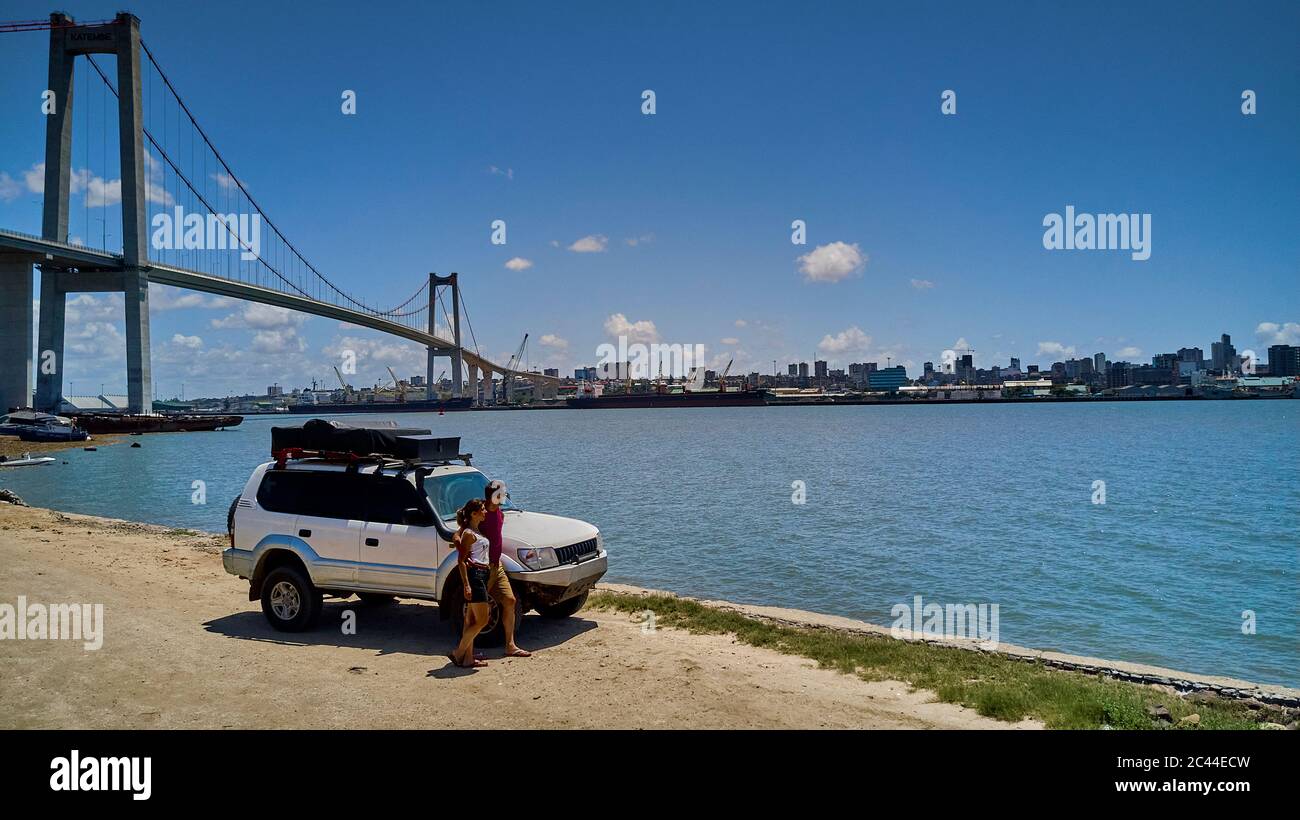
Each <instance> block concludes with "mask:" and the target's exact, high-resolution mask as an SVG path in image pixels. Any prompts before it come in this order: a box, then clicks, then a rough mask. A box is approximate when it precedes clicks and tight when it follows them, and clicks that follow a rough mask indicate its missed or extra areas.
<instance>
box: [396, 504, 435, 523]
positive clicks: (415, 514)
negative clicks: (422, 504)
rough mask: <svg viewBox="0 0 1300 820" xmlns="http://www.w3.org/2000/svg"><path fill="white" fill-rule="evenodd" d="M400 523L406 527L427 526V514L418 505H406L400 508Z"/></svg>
mask: <svg viewBox="0 0 1300 820" xmlns="http://www.w3.org/2000/svg"><path fill="white" fill-rule="evenodd" d="M402 523H403V524H405V525H407V526H408V527H427V526H429V515H428V513H426V512H425V511H424V510H422V509H420V508H419V507H407V508H406V509H405V510H402Z"/></svg>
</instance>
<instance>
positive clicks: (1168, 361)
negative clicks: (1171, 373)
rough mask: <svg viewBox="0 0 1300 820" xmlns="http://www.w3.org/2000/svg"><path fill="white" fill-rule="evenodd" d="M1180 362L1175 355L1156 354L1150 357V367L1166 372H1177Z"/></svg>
mask: <svg viewBox="0 0 1300 820" xmlns="http://www.w3.org/2000/svg"><path fill="white" fill-rule="evenodd" d="M1181 360H1182V359H1181V358H1180V357H1179V355H1178V354H1177V353H1157V354H1156V355H1154V356H1152V357H1151V366H1152V367H1161V368H1165V369H1166V370H1177V369H1178V362H1180V361H1181Z"/></svg>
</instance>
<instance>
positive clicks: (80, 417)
mask: <svg viewBox="0 0 1300 820" xmlns="http://www.w3.org/2000/svg"><path fill="white" fill-rule="evenodd" d="M75 418H76V422H77V425H78V426H79V427H81V428H83V429H85V430H88V431H90V432H91V433H95V434H103V433H118V434H122V433H193V432H201V431H207V430H221V429H224V428H226V427H237V426H238V425H239V424H240V423H242V422H243V420H244V417H243V416H222V415H215V414H214V415H207V414H203V413H184V414H176V415H140V414H128V413H78V414H77V415H76V416H75Z"/></svg>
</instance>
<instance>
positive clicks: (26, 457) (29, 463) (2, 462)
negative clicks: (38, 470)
mask: <svg viewBox="0 0 1300 820" xmlns="http://www.w3.org/2000/svg"><path fill="white" fill-rule="evenodd" d="M55 461H58V459H56V458H53V457H52V456H33V455H32V454H31V453H23V454H22V457H21V458H6V457H5V456H0V467H37V466H39V465H41V464H53V463H54V462H55Z"/></svg>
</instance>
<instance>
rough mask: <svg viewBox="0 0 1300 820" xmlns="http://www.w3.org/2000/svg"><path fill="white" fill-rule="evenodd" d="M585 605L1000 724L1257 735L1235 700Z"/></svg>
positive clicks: (839, 636)
mask: <svg viewBox="0 0 1300 820" xmlns="http://www.w3.org/2000/svg"><path fill="white" fill-rule="evenodd" d="M587 606H588V607H592V608H597V609H606V610H613V611H616V612H626V613H637V612H644V611H646V610H650V611H652V612H654V614H655V620H656V623H657V624H658V625H660V626H671V627H677V628H679V629H685V630H688V631H690V632H695V633H701V634H729V635H734V636H735V637H736V639H737V640H739V641H741V642H742V643H746V644H749V645H750V646H757V647H763V648H766V649H773V650H776V651H777V652H781V653H784V654H787V655H799V656H802V657H805V658H811V659H812V660H815V661H817V663H818V665H820V666H821V667H823V668H827V669H835V670H838V671H840V672H843V673H845V674H851V675H857V676H859V677H861V678H863V679H864V680H873V681H874V680H899V681H903V682H905V683H908V684H910V685H911V686H913V687H914V688H917V689H928V690H930V691H932V692H934V693H935V694H936V695H937V696H938V699H939V700H941V701H943V702H945V703H956V704H960V705H962V706H966V707H969V708H971V709H974V710H975V711H977V712H979V713H980V714H981V715H984V716H986V717H991V718H995V719H997V720H1005V721H1010V722H1016V721H1019V720H1023V719H1024V718H1035V719H1037V720H1041V721H1042V722H1043V723H1044V724H1045V725H1046V726H1047V727H1048V728H1052V729H1101V728H1112V729H1162V728H1171V724H1167V723H1163V722H1161V721H1158V720H1155V719H1153V718H1151V717H1150V716H1148V714H1147V711H1146V709H1147V707H1148V706H1155V705H1163V706H1165V707H1166V708H1167V709H1168V710H1169V713H1170V715H1171V716H1172V717H1173V719H1174V721H1175V722H1176V721H1178V720H1179V719H1180V718H1183V717H1185V716H1187V715H1190V714H1193V713H1195V714H1198V715H1200V718H1201V720H1200V725H1199V727H1198V728H1202V729H1254V728H1258V724H1256V722H1255V720H1254V719H1253V717H1252V716H1251V714H1250V710H1248V709H1247V708H1246V707H1245V706H1243V705H1241V704H1237V703H1233V702H1231V701H1224V702H1221V703H1194V704H1193V703H1186V702H1184V701H1183V699H1182V698H1180V697H1178V696H1177V695H1174V694H1171V693H1169V692H1162V691H1159V690H1157V689H1153V688H1151V687H1148V686H1143V685H1140V684H1134V683H1128V682H1125V681H1116V680H1110V679H1107V678H1101V677H1097V676H1095V675H1088V674H1085V673H1083V672H1073V671H1069V670H1063V669H1053V668H1051V667H1048V666H1043V665H1041V664H1037V663H1030V662H1026V661H1022V660H1016V659H1013V658H1008V657H1005V656H1002V655H997V654H992V653H985V652H973V651H970V650H965V649H955V648H952V647H945V646H935V645H932V644H923V643H912V642H908V641H902V640H896V639H894V638H889V637H885V636H878V635H869V634H856V633H848V632H840V631H835V630H830V629H809V628H802V627H792V626H784V625H781V624H775V623H770V622H768V621H763V620H759V619H757V618H752V617H749V616H747V615H742V614H740V613H738V612H730V611H727V610H723V609H716V608H714V607H708V606H704V605H703V604H700V603H698V602H696V601H690V600H686V599H683V598H676V597H673V596H670V595H648V596H641V595H629V594H625V593H616V592H605V591H600V592H596V593H593V594H592V596H591V597H590V599H589V600H588V603H587Z"/></svg>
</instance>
